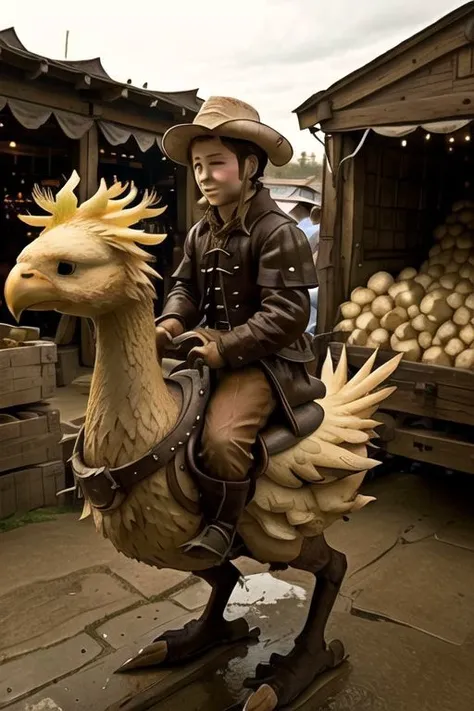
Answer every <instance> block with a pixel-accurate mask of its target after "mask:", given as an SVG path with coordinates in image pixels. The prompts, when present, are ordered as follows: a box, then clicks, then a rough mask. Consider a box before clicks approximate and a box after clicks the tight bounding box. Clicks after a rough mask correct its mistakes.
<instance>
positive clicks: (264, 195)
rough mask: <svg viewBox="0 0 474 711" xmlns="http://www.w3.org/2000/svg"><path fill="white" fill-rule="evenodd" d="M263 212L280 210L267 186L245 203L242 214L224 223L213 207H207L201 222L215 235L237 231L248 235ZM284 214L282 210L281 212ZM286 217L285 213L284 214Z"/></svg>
mask: <svg viewBox="0 0 474 711" xmlns="http://www.w3.org/2000/svg"><path fill="white" fill-rule="evenodd" d="M265 212H281V210H280V209H279V207H278V205H277V204H276V202H275V201H274V200H273V199H272V198H271V197H270V192H269V191H268V190H267V188H259V189H258V190H257V192H256V193H255V195H254V196H253V197H252V198H250V200H249V201H248V202H247V203H246V209H245V212H244V214H243V216H240V217H234V218H233V219H232V220H230V221H229V222H227V223H226V224H225V225H224V224H223V223H222V220H221V219H220V217H219V214H218V212H217V210H216V208H214V207H211V206H210V207H209V208H208V209H207V211H206V213H205V215H204V217H203V218H202V219H203V223H204V225H207V226H208V228H209V229H210V231H211V232H212V233H213V234H214V235H215V236H216V237H226V236H228V235H229V234H230V233H231V232H235V231H237V230H238V231H239V232H243V233H244V234H245V235H250V232H251V231H252V227H253V226H254V224H255V223H256V222H257V220H258V219H259V217H260V216H261V215H262V214H264V213H265ZM281 214H282V215H284V213H283V212H281ZM285 217H287V215H285Z"/></svg>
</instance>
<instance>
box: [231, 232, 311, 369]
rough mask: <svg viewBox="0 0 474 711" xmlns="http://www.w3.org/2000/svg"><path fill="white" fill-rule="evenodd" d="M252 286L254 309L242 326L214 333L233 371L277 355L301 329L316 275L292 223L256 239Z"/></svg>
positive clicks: (305, 242) (303, 238)
mask: <svg viewBox="0 0 474 711" xmlns="http://www.w3.org/2000/svg"><path fill="white" fill-rule="evenodd" d="M257 284H258V286H259V287H260V289H261V292H260V294H261V298H260V308H259V309H258V311H257V312H256V313H255V314H254V315H253V316H252V317H251V318H249V320H248V321H247V323H245V324H242V325H241V326H237V327H236V328H234V329H232V330H231V331H228V332H222V333H220V334H219V340H218V345H219V351H220V353H221V355H222V357H223V358H224V360H225V361H226V362H227V363H228V364H229V365H230V366H231V367H232V368H237V367H240V366H244V365H247V364H249V363H252V362H254V361H257V360H260V359H261V358H264V357H265V356H269V355H272V354H274V353H277V352H278V351H279V350H281V349H282V348H284V347H286V346H289V345H291V344H292V343H294V342H295V341H296V340H297V339H298V338H299V337H300V336H302V335H303V333H304V332H305V330H306V327H307V325H308V321H309V316H310V299H309V293H308V289H310V288H313V287H314V286H316V272H315V268H314V263H313V259H312V255H311V249H310V246H309V243H308V240H307V238H306V236H305V235H304V233H303V232H301V230H299V229H298V228H297V227H296V225H295V224H294V223H293V222H291V223H290V222H288V223H284V224H282V225H280V226H279V227H277V228H276V229H275V230H273V232H271V234H270V235H268V234H267V235H265V236H264V237H262V239H261V240H260V245H259V247H258V270H257Z"/></svg>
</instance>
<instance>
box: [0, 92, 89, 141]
mask: <svg viewBox="0 0 474 711" xmlns="http://www.w3.org/2000/svg"><path fill="white" fill-rule="evenodd" d="M7 105H8V107H9V108H10V111H11V112H12V114H13V116H14V117H15V118H16V120H17V121H18V123H21V125H22V126H24V127H25V128H28V129H30V130H36V129H38V128H40V127H41V126H43V125H44V124H45V123H46V121H48V119H49V118H50V117H51V116H52V115H53V116H54V117H55V118H56V120H57V122H58V124H59V126H60V127H61V129H62V130H63V131H64V133H65V134H66V136H67V137H68V138H71V139H73V140H79V139H80V138H82V136H84V135H85V134H86V133H87V131H89V130H90V128H91V126H92V124H93V123H94V119H92V118H90V117H89V116H81V115H80V114H74V113H71V112H70V111H62V110H60V109H50V108H47V107H45V106H40V105H39V104H32V103H30V102H29V101H20V100H19V99H9V98H6V97H4V96H0V111H2V110H3V109H4V108H5V106H7Z"/></svg>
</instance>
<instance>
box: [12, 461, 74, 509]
mask: <svg viewBox="0 0 474 711" xmlns="http://www.w3.org/2000/svg"><path fill="white" fill-rule="evenodd" d="M64 481H65V479H64V463H63V462H62V461H53V462H46V463H43V464H40V465H38V466H35V467H28V468H25V469H20V470H18V471H15V472H9V473H7V474H0V519H1V518H6V517H7V516H12V515H13V514H16V513H25V512H27V511H32V510H33V509H38V508H41V507H43V506H57V505H58V504H59V503H60V499H59V498H58V497H57V496H56V493H57V492H58V491H60V490H61V489H64Z"/></svg>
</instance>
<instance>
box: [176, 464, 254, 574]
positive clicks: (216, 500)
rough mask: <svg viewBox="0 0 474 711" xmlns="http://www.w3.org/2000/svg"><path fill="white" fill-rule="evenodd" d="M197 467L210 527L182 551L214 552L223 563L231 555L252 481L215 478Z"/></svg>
mask: <svg viewBox="0 0 474 711" xmlns="http://www.w3.org/2000/svg"><path fill="white" fill-rule="evenodd" d="M193 468H194V472H193V474H194V476H195V478H196V483H197V485H198V488H199V491H200V493H201V506H202V512H203V515H204V519H205V521H206V526H205V528H204V530H203V531H201V533H199V535H198V536H196V538H193V539H192V540H191V541H188V542H187V543H185V544H184V545H183V546H182V548H183V549H184V550H185V552H186V553H192V554H197V555H199V551H201V552H202V553H213V554H214V555H216V556H217V557H218V558H219V562H221V563H223V562H224V561H225V560H226V559H227V558H228V556H229V554H230V553H231V550H232V545H233V542H234V538H235V529H236V526H237V523H238V521H239V518H240V516H241V514H242V512H243V510H244V508H245V505H246V503H247V497H248V494H249V491H250V485H251V481H250V479H245V480H244V481H223V480H222V479H213V478H212V477H210V476H207V474H204V472H202V471H200V470H199V469H198V468H197V467H193Z"/></svg>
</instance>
